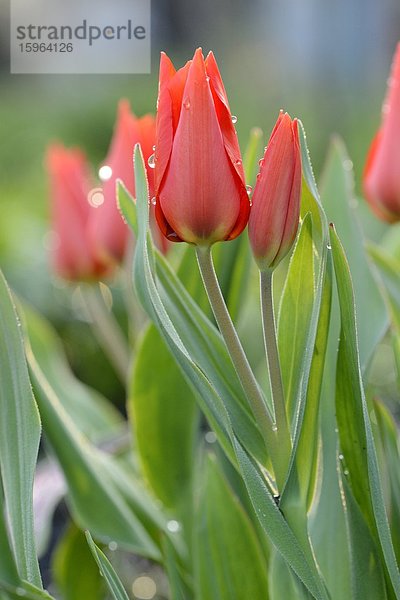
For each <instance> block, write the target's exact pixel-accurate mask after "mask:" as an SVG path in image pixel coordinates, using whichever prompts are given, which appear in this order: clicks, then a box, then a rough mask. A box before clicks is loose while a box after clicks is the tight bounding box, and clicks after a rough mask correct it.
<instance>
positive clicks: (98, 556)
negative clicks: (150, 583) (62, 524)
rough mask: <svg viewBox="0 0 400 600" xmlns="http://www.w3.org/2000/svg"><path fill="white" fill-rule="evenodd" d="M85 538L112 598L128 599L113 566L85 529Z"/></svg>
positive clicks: (118, 599)
mask: <svg viewBox="0 0 400 600" xmlns="http://www.w3.org/2000/svg"><path fill="white" fill-rule="evenodd" d="M86 539H87V542H88V544H89V548H90V550H91V552H92V554H93V557H94V559H95V561H96V563H97V566H98V567H99V570H100V573H101V574H102V575H103V577H104V579H105V580H106V583H107V585H108V589H109V590H110V592H111V594H112V597H113V598H114V600H129V596H128V594H127V593H126V591H125V589H124V586H123V585H122V583H121V581H120V580H119V578H118V575H117V574H116V572H115V571H114V568H113V566H112V564H111V563H110V561H109V560H108V558H107V557H106V555H105V554H104V552H102V551H101V550H100V548H98V547H97V546H96V544H95V543H94V541H93V539H92V536H91V535H90V533H89V532H88V531H87V532H86Z"/></svg>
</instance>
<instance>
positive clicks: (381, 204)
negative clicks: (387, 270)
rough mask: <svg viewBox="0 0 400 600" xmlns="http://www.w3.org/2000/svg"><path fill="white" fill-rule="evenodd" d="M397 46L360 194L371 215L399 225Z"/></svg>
mask: <svg viewBox="0 0 400 600" xmlns="http://www.w3.org/2000/svg"><path fill="white" fill-rule="evenodd" d="M399 173H400V43H399V44H398V45H397V50H396V53H395V56H394V60H393V65H392V72H391V77H390V79H389V85H388V91H387V96H386V100H385V103H384V105H383V115H382V124H381V127H380V129H379V131H378V133H377V134H376V136H375V138H374V140H373V142H372V144H371V147H370V150H369V153H368V157H367V161H366V165H365V169H364V181H363V183H364V193H365V197H366V199H367V201H368V203H369V205H370V207H371V208H372V210H373V211H374V212H375V214H376V215H377V216H378V217H379V218H381V219H383V220H384V221H388V222H389V223H393V222H395V221H400V177H399Z"/></svg>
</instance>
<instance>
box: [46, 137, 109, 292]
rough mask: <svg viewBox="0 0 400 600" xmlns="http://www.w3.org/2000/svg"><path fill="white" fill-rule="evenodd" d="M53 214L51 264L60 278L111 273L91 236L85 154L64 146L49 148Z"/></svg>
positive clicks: (80, 278)
mask: <svg viewBox="0 0 400 600" xmlns="http://www.w3.org/2000/svg"><path fill="white" fill-rule="evenodd" d="M46 167H47V170H48V173H49V178H50V194H51V213H52V222H53V231H54V233H55V234H56V240H55V244H54V249H53V254H52V262H53V266H54V270H55V271H56V273H57V274H58V275H60V276H61V277H64V278H66V279H71V280H87V279H98V278H99V277H101V276H102V275H104V274H106V273H108V272H109V270H110V264H109V263H107V262H105V261H104V260H103V259H102V257H101V255H100V252H99V250H98V248H96V246H95V245H94V244H93V242H92V240H91V239H90V238H89V236H88V224H89V218H90V213H91V211H93V210H94V209H93V208H91V206H90V204H89V199H90V197H91V196H90V193H91V191H92V188H93V186H92V185H91V181H90V176H89V169H88V165H87V163H86V159H85V156H84V154H83V153H82V152H81V151H80V150H79V149H77V148H73V149H67V148H65V147H64V146H62V145H61V144H53V145H51V146H50V147H49V148H48V151H47V155H46Z"/></svg>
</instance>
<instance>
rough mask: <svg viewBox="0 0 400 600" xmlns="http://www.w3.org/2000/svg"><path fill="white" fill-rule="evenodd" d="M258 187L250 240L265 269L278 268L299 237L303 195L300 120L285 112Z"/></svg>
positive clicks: (253, 202) (254, 197)
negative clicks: (298, 230) (297, 236)
mask: <svg viewBox="0 0 400 600" xmlns="http://www.w3.org/2000/svg"><path fill="white" fill-rule="evenodd" d="M260 165H261V167H260V173H259V174H258V176H257V182H256V186H255V188H254V193H253V198H252V207H251V213H250V218H249V239H250V244H251V248H252V250H253V254H254V257H255V259H256V261H257V264H258V266H259V268H260V270H261V271H267V270H269V269H274V268H275V267H276V266H277V265H278V263H279V262H280V261H281V260H282V259H283V258H284V257H285V256H286V254H287V253H288V252H289V250H290V249H291V247H292V245H293V242H294V240H295V237H296V233H297V229H298V225H299V215H300V196H301V158H300V145H299V135H298V127H297V120H296V119H294V120H293V121H292V119H291V118H290V116H289V115H288V114H287V113H286V114H283V113H281V114H280V115H279V117H278V120H277V122H276V125H275V127H274V129H273V131H272V134H271V137H270V140H269V143H268V146H267V148H266V150H265V154H264V158H263V159H262V161H260Z"/></svg>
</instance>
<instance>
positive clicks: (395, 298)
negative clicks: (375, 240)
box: [367, 244, 400, 333]
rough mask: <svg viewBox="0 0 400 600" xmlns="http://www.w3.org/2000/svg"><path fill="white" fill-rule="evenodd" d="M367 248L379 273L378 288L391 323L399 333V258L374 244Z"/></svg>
mask: <svg viewBox="0 0 400 600" xmlns="http://www.w3.org/2000/svg"><path fill="white" fill-rule="evenodd" d="M367 249H368V254H369V256H370V257H371V259H372V260H373V262H374V265H375V267H376V269H377V270H378V273H379V277H380V282H381V286H380V289H381V292H382V295H383V297H384V298H385V300H386V305H387V307H388V310H389V314H390V318H391V323H392V325H393V327H394V328H395V329H396V331H397V332H398V333H400V277H399V273H400V260H398V259H397V258H396V257H395V256H391V255H390V254H389V253H388V252H387V251H386V250H384V249H383V248H380V247H379V246H376V245H374V244H369V245H368V246H367Z"/></svg>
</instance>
